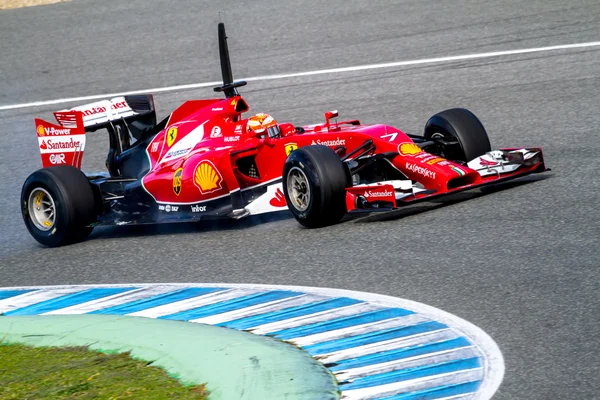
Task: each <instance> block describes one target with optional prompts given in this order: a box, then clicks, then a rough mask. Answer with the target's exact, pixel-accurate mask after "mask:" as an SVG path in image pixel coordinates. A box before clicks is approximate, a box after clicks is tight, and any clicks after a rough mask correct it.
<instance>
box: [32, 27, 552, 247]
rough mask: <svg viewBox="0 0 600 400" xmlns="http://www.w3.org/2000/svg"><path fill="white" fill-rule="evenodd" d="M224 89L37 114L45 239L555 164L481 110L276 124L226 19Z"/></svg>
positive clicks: (362, 197)
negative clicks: (498, 133) (158, 102)
mask: <svg viewBox="0 0 600 400" xmlns="http://www.w3.org/2000/svg"><path fill="white" fill-rule="evenodd" d="M218 39H219V53H220V61H221V73H222V76H223V84H222V85H221V86H219V87H217V88H215V89H214V90H215V91H216V92H220V93H223V94H224V98H215V99H207V100H190V101H186V102H185V103H183V104H182V105H181V106H180V107H179V108H177V109H176V110H174V111H173V112H172V113H171V114H170V115H168V116H167V117H166V118H164V119H163V120H162V121H161V122H159V123H157V122H156V121H157V119H156V112H155V108H154V102H153V97H152V95H151V94H148V95H132V96H121V97H116V98H113V99H111V100H103V101H98V102H94V103H91V104H86V105H82V106H79V107H75V108H72V109H68V110H63V111H57V112H54V116H55V117H56V120H57V122H58V125H56V124H53V123H50V122H46V121H43V120H41V119H36V120H35V124H36V128H37V135H38V143H39V148H40V152H41V158H42V166H43V168H42V169H39V170H37V171H35V172H33V173H32V174H31V175H30V176H29V177H28V178H27V180H26V181H25V183H24V185H23V188H22V193H21V210H22V215H23V219H24V221H25V225H26V226H27V229H28V230H29V232H30V233H31V235H32V236H33V237H34V238H35V239H36V240H37V241H38V242H40V243H41V244H43V245H46V246H61V245H65V244H69V243H74V242H77V241H81V240H83V239H85V238H86V237H87V236H88V235H89V234H90V232H91V231H92V229H93V228H94V227H95V226H102V225H123V224H147V223H170V222H181V221H199V220H203V219H207V218H236V219H237V218H242V217H246V216H251V215H256V214H261V213H267V212H275V211H281V210H286V209H289V211H291V213H292V214H293V216H294V217H295V219H296V220H297V221H298V222H299V223H300V224H302V225H304V226H305V227H308V228H316V227H324V226H327V225H331V224H335V223H337V222H339V221H340V220H341V219H342V217H343V216H344V215H345V214H347V213H353V212H365V211H367V212H374V211H388V210H393V209H396V208H398V207H400V206H402V205H405V204H410V203H414V202H417V201H422V200H427V199H431V198H433V197H436V196H442V195H447V194H450V193H454V192H458V191H462V190H466V189H472V188H477V187H480V186H482V185H486V184H490V183H496V182H499V181H502V180H507V179H513V178H516V177H520V176H524V175H527V174H531V173H538V172H544V171H546V170H547V168H546V167H545V164H544V159H543V155H542V150H541V149H540V148H504V149H498V150H492V148H491V146H490V141H489V139H488V136H487V133H486V130H485V129H484V127H483V125H482V124H481V122H480V121H479V119H477V117H476V116H475V115H473V114H472V113H471V112H470V111H468V110H466V109H462V108H455V109H450V110H446V111H442V112H440V113H438V114H436V115H434V116H432V117H431V118H430V119H429V121H427V123H426V125H425V129H424V132H423V134H422V135H414V134H407V133H404V132H402V131H401V130H399V129H397V128H394V127H392V126H388V125H384V124H374V125H362V124H361V123H360V122H359V121H358V120H355V119H353V120H346V121H340V122H337V117H338V112H337V111H329V112H326V113H325V121H324V123H318V124H313V125H309V126H301V127H300V126H294V125H293V124H291V123H281V124H278V123H277V122H276V121H275V120H274V119H273V118H272V117H271V116H269V115H267V114H257V115H254V116H252V117H250V118H243V117H242V114H243V113H245V112H247V111H248V110H249V106H248V104H247V103H246V102H245V101H244V99H243V98H242V97H241V96H240V95H239V93H238V91H237V88H238V87H240V86H243V85H246V82H244V81H238V82H234V81H233V76H232V71H231V65H230V58H229V51H228V47H227V37H226V34H225V27H224V25H223V24H222V23H220V24H219V26H218ZM99 129H104V130H106V131H107V132H108V135H109V151H108V157H107V159H106V167H107V171H106V172H101V173H87V174H85V173H83V172H82V171H81V161H82V157H83V155H84V150H85V144H86V135H87V134H88V133H90V132H94V131H97V130H99Z"/></svg>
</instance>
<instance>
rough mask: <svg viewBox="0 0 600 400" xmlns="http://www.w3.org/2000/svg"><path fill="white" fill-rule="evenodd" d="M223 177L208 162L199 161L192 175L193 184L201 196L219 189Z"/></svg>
mask: <svg viewBox="0 0 600 400" xmlns="http://www.w3.org/2000/svg"><path fill="white" fill-rule="evenodd" d="M222 182H223V177H222V176H221V174H220V173H219V171H217V169H216V168H215V166H214V165H213V163H211V162H210V161H206V160H204V161H200V163H198V165H197V166H196V172H195V173H194V183H195V184H196V186H198V188H199V189H200V192H201V193H202V194H206V193H211V192H214V191H215V190H219V189H221V183H222Z"/></svg>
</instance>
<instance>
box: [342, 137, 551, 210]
mask: <svg viewBox="0 0 600 400" xmlns="http://www.w3.org/2000/svg"><path fill="white" fill-rule="evenodd" d="M467 166H468V167H469V168H471V169H472V170H475V171H477V172H478V173H479V175H480V176H481V181H480V182H478V183H473V184H468V185H464V186H459V187H456V188H453V189H450V190H441V189H440V190H435V189H425V188H424V187H423V186H422V185H420V184H419V183H413V181H411V180H393V181H384V182H377V183H373V184H366V185H357V186H352V187H349V188H346V208H347V211H348V212H349V213H355V212H373V211H389V210H393V209H396V208H398V207H400V206H402V205H405V204H411V203H416V202H418V201H425V200H431V199H433V198H437V197H441V196H445V195H449V194H452V193H457V192H461V191H465V190H470V189H475V188H479V187H482V186H486V185H490V184H494V183H500V182H504V181H507V180H512V179H516V178H519V177H523V176H526V175H529V174H533V173H540V172H546V171H550V169H549V168H547V167H546V165H545V163H544V157H543V153H542V149H541V148H504V149H499V150H493V151H490V152H488V153H486V154H484V155H482V156H480V157H477V158H476V159H474V160H471V161H470V162H468V163H467Z"/></svg>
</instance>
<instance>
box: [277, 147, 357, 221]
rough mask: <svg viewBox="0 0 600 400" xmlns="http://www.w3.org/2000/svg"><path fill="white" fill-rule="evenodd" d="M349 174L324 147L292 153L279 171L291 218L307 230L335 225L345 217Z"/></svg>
mask: <svg viewBox="0 0 600 400" xmlns="http://www.w3.org/2000/svg"><path fill="white" fill-rule="evenodd" d="M351 182H352V180H351V177H350V171H349V170H348V168H347V166H346V164H344V162H343V161H342V160H340V158H339V156H338V155H337V154H336V153H335V152H334V151H333V150H331V149H330V148H329V147H327V146H321V145H311V146H306V147H302V148H299V149H297V150H294V151H293V152H292V153H291V154H290V155H289V157H288V158H287V160H286V162H285V164H284V167H283V194H284V195H285V201H286V202H287V205H288V207H289V210H290V211H291V212H292V214H293V215H294V218H296V220H297V221H298V222H299V223H300V224H301V225H303V226H305V227H307V228H320V227H324V226H327V225H333V224H335V223H337V222H339V221H340V220H341V219H342V217H343V216H344V215H345V214H346V187H348V186H351Z"/></svg>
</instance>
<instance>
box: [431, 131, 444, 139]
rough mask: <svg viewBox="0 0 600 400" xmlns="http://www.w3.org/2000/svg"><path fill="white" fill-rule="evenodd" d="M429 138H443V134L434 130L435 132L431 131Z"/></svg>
mask: <svg viewBox="0 0 600 400" xmlns="http://www.w3.org/2000/svg"><path fill="white" fill-rule="evenodd" d="M431 138H432V139H443V138H444V135H443V134H441V133H439V132H435V133H433V134H432V135H431Z"/></svg>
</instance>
